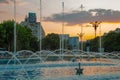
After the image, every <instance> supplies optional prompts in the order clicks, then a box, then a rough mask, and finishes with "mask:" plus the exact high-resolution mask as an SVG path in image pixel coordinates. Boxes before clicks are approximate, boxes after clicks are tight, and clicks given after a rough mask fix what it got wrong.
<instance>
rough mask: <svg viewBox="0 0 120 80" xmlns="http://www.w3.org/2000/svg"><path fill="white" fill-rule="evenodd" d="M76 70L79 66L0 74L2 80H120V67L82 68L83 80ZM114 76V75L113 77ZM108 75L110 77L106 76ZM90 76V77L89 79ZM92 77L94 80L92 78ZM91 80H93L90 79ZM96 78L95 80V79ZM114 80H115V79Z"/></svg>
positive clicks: (103, 61)
mask: <svg viewBox="0 0 120 80" xmlns="http://www.w3.org/2000/svg"><path fill="white" fill-rule="evenodd" d="M65 62H66V61H64V62H60V61H58V62H44V63H45V64H49V63H60V64H62V63H65ZM81 62H82V63H96V62H95V61H94V60H93V61H89V62H88V61H81ZM102 63H111V61H109V62H108V61H107V60H104V59H102V62H101V64H102ZM75 68H78V66H75V67H71V66H69V67H55V68H51V67H48V68H39V69H35V70H29V71H26V70H21V71H17V70H15V71H4V72H0V80H88V78H89V80H105V79H104V78H106V77H108V78H106V79H108V80H120V77H119V76H118V75H120V66H119V65H116V66H112V65H111V66H110V65H108V66H95V65H94V66H81V68H83V69H84V70H83V74H82V75H80V76H79V77H82V79H79V78H78V76H77V75H76V70H75ZM112 74H114V75H112ZM97 75H101V77H100V78H99V79H95V78H96V77H98V76H97ZM106 75H108V76H106ZM88 76H89V77H88ZM90 76H92V78H91V77H90ZM110 76H112V78H110V79H109V77H110ZM90 78H91V79H90ZM93 78H94V79H93ZM101 78H102V79H101ZM113 78H114V79H113Z"/></svg>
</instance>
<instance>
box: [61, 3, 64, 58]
mask: <svg viewBox="0 0 120 80" xmlns="http://www.w3.org/2000/svg"><path fill="white" fill-rule="evenodd" d="M62 17H63V21H62V36H61V38H62V40H61V49H62V52H61V54H62V59H63V50H64V2H62Z"/></svg>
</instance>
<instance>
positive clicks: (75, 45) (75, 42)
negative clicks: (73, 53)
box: [68, 37, 79, 49]
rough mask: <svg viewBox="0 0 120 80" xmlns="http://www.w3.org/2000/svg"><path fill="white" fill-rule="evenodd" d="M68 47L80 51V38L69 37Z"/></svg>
mask: <svg viewBox="0 0 120 80" xmlns="http://www.w3.org/2000/svg"><path fill="white" fill-rule="evenodd" d="M68 45H69V48H70V49H79V38H78V37H69V39H68Z"/></svg>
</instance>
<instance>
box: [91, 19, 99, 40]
mask: <svg viewBox="0 0 120 80" xmlns="http://www.w3.org/2000/svg"><path fill="white" fill-rule="evenodd" d="M100 23H101V22H98V21H95V22H90V24H92V26H93V27H94V30H95V38H96V31H97V27H98V26H99V24H100Z"/></svg>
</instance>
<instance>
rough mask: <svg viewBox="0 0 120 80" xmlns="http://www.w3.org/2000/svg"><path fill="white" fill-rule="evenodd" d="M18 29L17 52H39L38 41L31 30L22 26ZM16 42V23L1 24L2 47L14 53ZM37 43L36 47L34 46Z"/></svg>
mask: <svg viewBox="0 0 120 80" xmlns="http://www.w3.org/2000/svg"><path fill="white" fill-rule="evenodd" d="M16 27H17V31H16V32H17V51H18V50H23V49H24V50H25V49H27V50H34V51H35V50H38V41H37V38H36V37H35V36H33V35H32V31H31V29H29V28H28V27H23V26H21V25H20V24H17V25H16ZM13 42H14V21H11V20H8V21H4V22H3V23H1V24H0V43H2V44H0V47H2V48H6V49H7V50H8V51H13ZM34 43H36V45H33V44H34Z"/></svg>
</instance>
